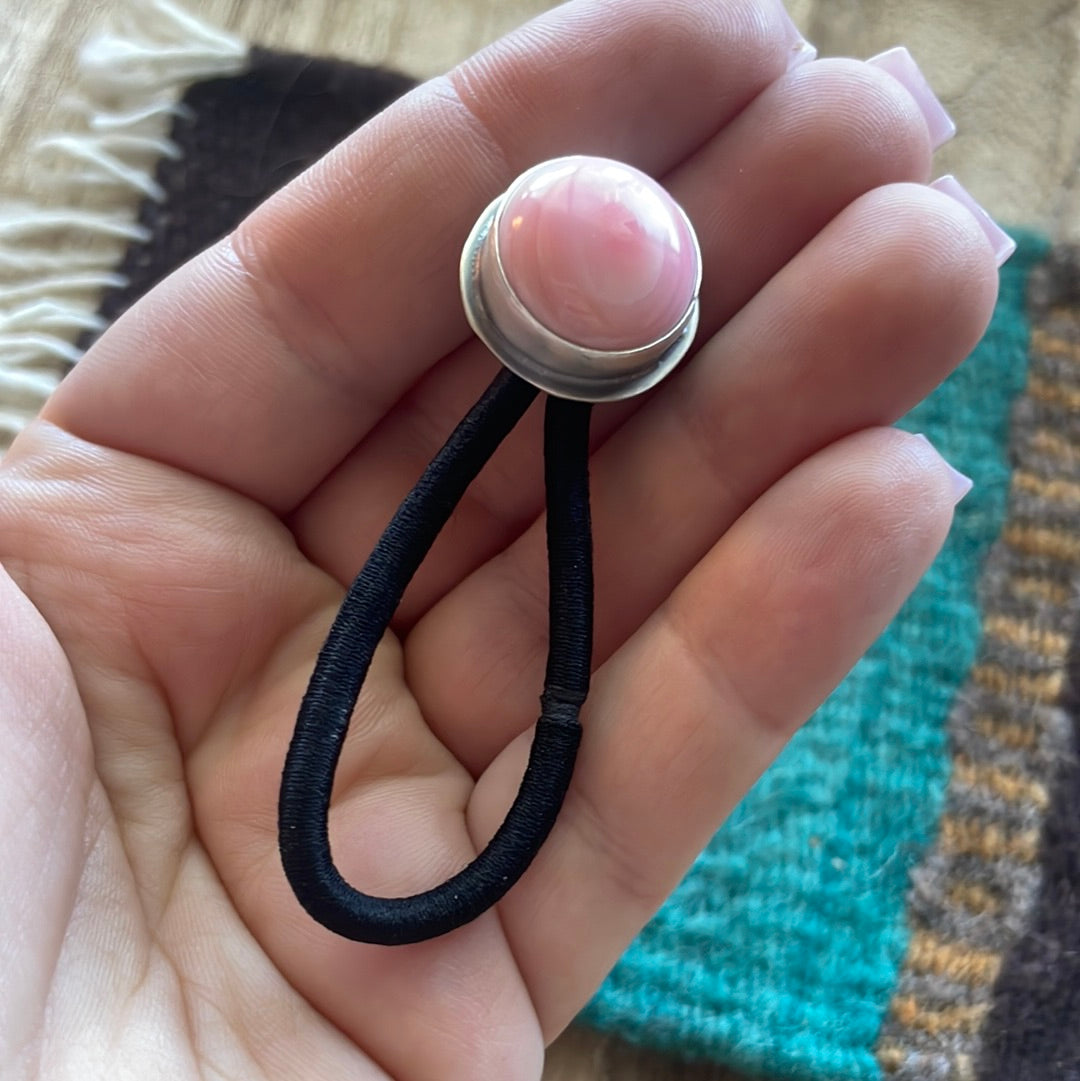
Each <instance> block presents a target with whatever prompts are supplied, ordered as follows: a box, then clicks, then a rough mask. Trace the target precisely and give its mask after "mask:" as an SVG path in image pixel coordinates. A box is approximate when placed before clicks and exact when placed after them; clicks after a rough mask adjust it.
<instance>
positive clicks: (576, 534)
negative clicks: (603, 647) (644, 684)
mask: <svg viewBox="0 0 1080 1081" xmlns="http://www.w3.org/2000/svg"><path fill="white" fill-rule="evenodd" d="M700 280H701V254H700V251H699V249H698V244H697V239H696V237H695V235H694V231H693V228H692V226H691V225H690V222H689V220H688V219H687V217H686V215H685V214H684V213H683V211H682V210H681V209H680V208H679V206H678V205H677V204H676V203H675V202H674V200H672V198H671V196H670V195H668V194H667V192H665V191H664V189H663V188H661V187H660V186H659V185H658V184H657V183H656V182H655V181H653V180H652V179H650V178H649V177H648V176H646V175H645V174H644V173H641V172H639V171H638V170H636V169H633V168H631V167H630V166H628V165H624V164H621V163H620V162H615V161H609V160H607V159H604V158H592V157H568V158H557V159H555V160H553V161H548V162H544V163H542V164H540V165H537V166H535V167H534V168H532V169H529V170H528V171H527V172H526V173H524V174H522V176H520V177H519V178H518V179H517V180H516V181H515V182H514V183H513V184H512V185H511V187H510V188H509V189H508V190H507V191H506V192H505V193H504V194H503V195H502V196H500V197H499V198H498V199H496V200H495V202H493V203H492V204H491V205H490V206H489V207H488V208H487V210H486V211H485V212H484V214H483V215H482V216H481V218H480V220H479V221H478V222H477V224H476V226H475V227H474V229H473V231H472V233H471V235H470V236H469V239H468V241H467V242H466V244H465V250H464V252H463V253H462V258H461V290H462V297H463V300H464V304H465V312H466V315H467V317H468V319H469V322H470V324H471V325H472V328H473V329H474V330H475V332H476V334H477V335H478V336H479V337H480V338H481V340H483V342H484V343H485V344H486V345H487V346H488V348H489V349H491V351H492V352H493V353H494V354H495V355H496V356H497V357H498V358H499V360H501V361H502V362H503V364H504V365H505V369H504V370H503V371H502V372H501V373H500V374H499V375H498V376H497V377H496V378H495V380H494V381H493V382H492V383H491V385H490V386H489V387H488V388H487V390H486V391H485V392H484V394H483V396H482V397H481V398H480V400H479V401H478V402H477V403H476V404H475V405H474V406H473V407H472V409H470V410H469V412H468V414H467V415H466V416H465V418H464V419H463V420H462V421H461V423H460V424H459V425H458V426H457V428H456V429H455V430H454V432H453V434H452V435H451V436H450V438H449V439H448V440H447V442H446V444H445V445H444V446H443V448H442V449H441V450H440V451H439V453H438V454H437V455H436V456H435V458H434V459H433V460H432V462H431V464H430V465H429V466H428V467H427V469H426V470H425V471H424V474H423V476H422V477H421V478H420V480H419V481H418V482H417V484H416V487H414V488H413V490H412V491H411V492H409V494H408V495H407V496H406V497H405V500H404V502H403V503H402V504H401V506H400V507H399V508H398V510H397V513H396V514H395V515H394V517H393V519H392V520H391V522H390V524H389V525H388V526H387V528H386V531H385V532H384V533H383V535H382V537H381V538H380V539H379V542H378V544H376V546H375V550H374V551H373V552H372V553H371V556H370V557H369V559H368V561H367V562H366V563H365V565H364V567H363V569H362V570H361V571H360V573H359V574H358V575H357V577H356V579H355V580H354V581H353V583H352V585H351V586H350V587H349V590H348V592H347V593H346V595H345V599H344V601H343V602H342V604H341V608H340V610H339V611H338V614H337V617H336V618H335V620H334V623H333V625H332V626H331V628H330V633H329V634H328V635H327V638H326V642H325V643H324V645H323V647H322V649H321V651H320V653H319V656H318V659H317V661H316V663H315V669H314V672H313V674H312V676H311V681H310V683H309V684H308V688H307V691H306V693H305V694H304V698H303V701H302V703H301V705H300V712H299V715H298V717H297V719H296V728H295V731H294V733H293V737H292V742H291V743H290V745H289V751H288V755H287V756H286V759H285V768H284V771H283V774H282V779H281V793H280V798H279V801H278V841H279V846H280V850H281V859H282V863H283V864H284V867H285V874H286V876H287V877H288V880H289V883H290V885H291V886H292V888H293V891H294V892H295V894H296V897H297V899H298V900H299V901H300V903H301V905H303V907H304V908H305V909H306V910H307V911H308V913H309V914H310V915H311V916H312V917H313V918H314V919H316V920H318V922H319V923H321V924H323V925H324V926H325V927H328V928H329V929H330V930H331V931H334V932H336V933H337V934H339V935H343V936H344V937H346V938H350V939H355V940H357V941H361V942H373V943H380V944H383V945H398V944H403V943H409V942H420V941H423V940H424V939H428V938H434V937H435V936H437V935H442V934H445V933H446V932H448V931H452V930H453V929H454V928H456V927H460V926H461V925H462V924H464V923H467V922H469V921H470V920H473V919H475V918H476V917H477V916H479V915H480V914H481V913H483V912H485V911H487V909H489V908H490V907H491V906H492V905H494V904H496V903H497V902H498V901H499V900H500V899H501V898H502V897H503V896H504V894H505V893H506V892H507V891H508V890H509V889H510V888H511V887H512V886H513V885H514V883H515V882H517V880H518V879H519V878H520V877H521V876H522V875H523V874H524V873H525V870H526V869H527V868H528V866H529V864H530V863H531V862H532V860H533V857H534V856H535V855H536V853H537V852H538V851H539V849H540V846H541V845H542V844H543V843H544V841H545V839H546V838H547V836H548V834H549V833H550V832H551V828H552V826H553V825H554V824H555V819H556V817H557V815H558V813H559V809H560V807H561V806H562V802H563V798H564V797H565V795H566V791H567V789H568V787H569V785H570V779H571V776H572V774H573V769H574V760H575V758H576V756H577V748H578V743H579V742H580V739H581V724H580V720H579V717H580V713H581V707H582V705H583V704H584V702H585V698H586V695H587V694H588V690H589V673H590V667H591V658H592V616H593V579H592V535H591V529H590V523H589V481H588V458H589V418H590V413H591V410H592V403H594V402H604V401H615V400H618V399H622V398H628V397H630V396H632V395H634V394H639V393H641V392H642V391H645V390H647V389H649V388H650V387H652V386H654V385H655V384H656V383H657V382H658V381H659V380H660V379H662V378H663V377H664V376H665V375H666V374H667V373H668V372H669V371H671V370H672V369H673V368H674V367H675V365H676V364H678V362H679V361H680V360H681V359H682V357H683V356H684V355H685V354H686V352H687V351H688V349H689V348H690V344H691V342H692V341H693V338H694V334H695V332H696V330H697V322H698V290H699V286H700ZM540 390H543V391H546V392H547V393H548V400H547V408H546V413H545V420H544V476H545V488H546V499H547V544H548V578H549V596H550V600H549V645H548V659H547V674H546V676H545V680H544V688H543V692H542V694H541V696H540V718H539V720H538V721H537V723H536V733H535V736H534V737H533V742H532V747H531V750H530V753H529V761H528V765H527V767H526V769H525V774H524V777H523V778H522V781H521V787H520V788H519V790H518V793H517V796H516V797H515V799H514V801H513V804H512V805H511V807H510V810H509V812H508V813H507V816H506V818H505V820H504V821H503V823H502V825H501V826H500V827H499V829H498V830H497V831H496V833H495V836H494V837H492V839H491V841H490V842H489V843H488V845H487V847H486V848H485V849H484V850H483V851H482V852H481V853H480V854H479V855H478V856H476V858H475V859H474V860H473V861H472V862H471V863H469V864H468V865H467V866H465V867H464V868H462V869H461V870H460V871H458V872H457V873H456V874H455V875H453V876H452V877H451V878H449V879H448V880H447V881H446V882H443V883H442V884H441V885H439V886H435V887H434V888H432V889H429V890H425V891H424V892H422V893H417V894H414V895H412V896H410V897H372V896H370V895H369V894H366V893H362V892H360V891H359V890H357V889H355V888H354V887H353V886H351V885H350V884H349V883H348V882H346V881H345V879H344V878H343V877H342V876H341V874H340V873H339V871H338V870H337V868H336V867H335V866H334V862H333V858H332V855H331V851H330V838H329V831H328V821H327V818H328V814H329V810H330V792H331V789H332V787H333V783H334V772H335V770H336V768H337V763H338V759H339V757H340V755H341V749H342V747H343V745H344V742H345V736H346V733H347V731H348V727H349V722H350V719H351V717H352V712H353V709H354V707H355V705H356V701H357V698H358V697H359V695H360V690H361V688H362V686H363V683H364V679H365V677H366V675H367V672H368V668H369V666H370V664H371V659H372V656H373V655H374V653H375V649H376V647H377V646H378V644H379V641H380V639H381V638H382V635H383V633H384V631H385V630H386V628H387V626H388V625H389V623H390V620H391V618H392V616H393V614H394V611H395V610H396V608H397V606H398V604H399V602H400V601H401V597H402V594H403V593H404V592H405V588H406V587H407V586H408V584H409V581H410V580H411V579H412V576H413V575H414V574H415V573H416V571H417V569H418V568H419V566H420V564H421V562H422V561H423V559H424V557H425V556H426V555H427V553H428V551H429V549H430V548H431V545H432V544H433V543H434V541H435V538H436V537H437V536H438V534H439V531H440V530H441V529H442V527H443V526H444V525H445V524H446V522H447V520H448V519H449V518H450V515H451V514H452V513H453V511H454V508H455V507H456V506H457V504H458V501H459V500H460V499H461V497H462V495H463V494H464V493H465V490H466V488H467V487H468V486H469V484H470V483H471V482H472V480H473V478H475V477H476V475H477V474H478V473H479V472H480V470H481V469H482V468H483V466H484V464H485V463H486V462H487V460H488V459H489V458H490V457H491V455H492V454H493V453H494V452H495V450H496V448H497V447H498V445H499V443H500V442H501V441H502V440H503V439H504V438H505V437H506V435H507V434H508V433H509V432H510V430H511V429H512V428H513V427H514V425H515V424H516V423H517V422H518V420H520V419H521V417H522V416H523V415H524V413H525V411H526V410H527V409H528V408H529V406H530V404H531V403H532V401H533V399H534V398H535V397H536V396H537V393H538V392H539V391H540Z"/></svg>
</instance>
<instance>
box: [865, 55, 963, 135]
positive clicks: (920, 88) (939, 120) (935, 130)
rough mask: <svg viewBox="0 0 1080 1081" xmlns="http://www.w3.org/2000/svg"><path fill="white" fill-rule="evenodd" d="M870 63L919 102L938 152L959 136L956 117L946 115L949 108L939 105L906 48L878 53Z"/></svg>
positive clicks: (917, 103)
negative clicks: (957, 134)
mask: <svg viewBox="0 0 1080 1081" xmlns="http://www.w3.org/2000/svg"><path fill="white" fill-rule="evenodd" d="M866 62H867V63H868V64H873V66H874V67H876V68H880V69H881V70H882V71H884V72H886V73H887V74H889V75H891V76H892V77H893V78H894V79H895V80H896V81H897V82H898V83H900V85H901V86H903V87H904V89H905V90H907V92H908V93H909V94H910V95H911V96H912V97H913V98H914V99H915V104H916V105H918V107H919V111H920V112H921V113H922V114H923V119H924V120H925V121H926V126H927V128H928V129H929V131H930V145H931V146H932V147H933V148H934V150H937V148H938V147H939V146H941V145H942V144H943V143H947V142H948V141H949V140H950V139H951V138H952V137H953V136H954V135H955V134H956V125H955V124H954V123H953V121H952V117H951V116H949V114H948V113H947V112H945V106H944V105H942V104H941V102H940V101H938V98H937V95H936V94H935V93H934V91H933V90H932V89H931V87H930V84H929V83H928V82H927V81H926V76H925V75H923V73H922V69H921V68H920V67H919V65H918V64H916V63H915V58H914V57H913V56H912V55H911V53H909V52H908V51H907V49H906V48H904V46H903V45H898V46H897V47H896V48H895V49H887V50H886V51H885V52H883V53H878V54H877V56H872V57H871V58H870V59H869V60H867V61H866Z"/></svg>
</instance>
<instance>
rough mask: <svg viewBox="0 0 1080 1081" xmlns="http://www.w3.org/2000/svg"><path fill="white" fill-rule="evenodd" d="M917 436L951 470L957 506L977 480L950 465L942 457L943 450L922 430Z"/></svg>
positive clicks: (954, 499) (954, 504)
mask: <svg viewBox="0 0 1080 1081" xmlns="http://www.w3.org/2000/svg"><path fill="white" fill-rule="evenodd" d="M915 438H916V439H921V440H922V441H923V442H924V443H925V444H926V445H927V446H928V447H929V448H930V449H931V450H932V451H933V452H934V453H935V454H936V455H937V456H938V457H939V458H941V460H942V462H943V463H944V465H945V468H946V469H947V470H948V471H949V480H950V481H952V494H953V506H954V507H955V506H956V504H957V503H959V502H960V500H961V499H963V498H964V496H966V495H967V494H968V492H970V491H971V489H972V488H973V487H974V486H975V482H974V481H973V480H972V479H971V477H969V476H968V475H967V474H966V473H961V472H960V470H959V469H955V468H954V467H953V466H951V465H949V463H948V462H946V461H945V459H944V458H942V457H941V452H940V451H939V450H938V449H937V448H936V447H935V446H934V444H933V443H931V442H930V440H929V439H927V438H926V436H925V435H923V433H922V432H918V433H917V434H916V436H915Z"/></svg>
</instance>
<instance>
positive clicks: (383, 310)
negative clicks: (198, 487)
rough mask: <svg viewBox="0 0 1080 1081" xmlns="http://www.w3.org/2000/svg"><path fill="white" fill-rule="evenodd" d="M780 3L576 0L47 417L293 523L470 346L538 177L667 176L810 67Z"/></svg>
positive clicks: (235, 258)
mask: <svg viewBox="0 0 1080 1081" xmlns="http://www.w3.org/2000/svg"><path fill="white" fill-rule="evenodd" d="M801 44H802V42H801V38H800V37H799V35H798V32H797V31H796V30H795V28H794V26H793V25H792V23H791V21H790V19H788V17H787V16H786V14H785V13H784V10H783V8H782V6H781V5H780V4H779V2H778V0H707V2H702V0H621V2H619V3H617V4H611V3H605V2H603V0H576V2H574V3H570V4H567V5H565V6H564V7H561V8H558V9H556V10H554V11H552V12H548V13H547V14H545V15H543V16H541V17H540V18H538V19H536V20H534V21H533V22H531V23H528V24H527V25H526V26H524V27H522V28H521V29H520V30H517V31H515V32H514V33H512V34H510V35H508V36H507V37H506V38H504V39H502V40H501V41H500V42H498V43H496V44H495V45H493V46H490V47H489V48H488V49H485V50H484V51H482V52H480V53H479V54H477V55H476V56H475V57H473V58H472V59H471V60H468V61H466V62H465V63H463V64H462V65H460V66H459V67H458V68H456V69H455V70H454V71H453V72H451V73H450V74H449V75H448V76H446V77H443V78H440V79H435V80H433V81H431V82H429V83H426V84H424V85H423V86H421V87H419V88H418V89H417V90H415V91H414V92H413V93H411V94H409V95H407V96H406V97H405V98H403V99H401V100H400V101H399V102H397V103H396V104H395V105H393V106H391V107H390V108H389V109H388V110H386V111H385V112H384V113H382V114H381V115H380V116H378V117H377V118H375V119H374V120H373V121H371V122H370V123H369V124H367V125H365V126H364V127H362V128H361V129H360V130H359V131H358V132H356V133H355V134H354V135H353V136H352V137H350V138H349V139H348V140H346V141H345V142H344V143H343V144H342V145H341V146H339V147H338V148H337V149H336V150H335V151H333V152H332V153H331V154H329V155H328V156H327V157H326V158H325V159H323V160H322V161H321V162H320V163H318V164H317V165H316V166H314V167H313V168H312V169H311V170H309V171H308V172H307V173H306V174H304V175H303V176H301V177H300V178H298V179H297V180H296V181H294V182H293V183H292V184H291V185H289V186H288V187H287V188H285V189H284V190H283V191H282V192H280V193H279V194H278V195H276V196H275V197H273V198H272V199H270V200H269V201H268V202H267V203H266V204H264V205H263V206H262V207H261V208H260V209H259V210H257V211H256V212H255V213H254V214H253V215H252V216H251V217H250V218H248V220H247V221H245V222H244V223H243V224H242V225H241V226H240V227H239V228H238V229H237V230H236V232H235V233H234V234H233V235H232V236H231V237H229V238H227V239H226V240H224V241H222V242H221V243H220V244H218V245H216V246H215V247H213V248H211V249H210V250H209V251H208V252H206V253H204V254H203V255H202V256H200V257H199V258H197V259H195V260H193V261H192V262H191V263H189V264H188V265H187V266H185V267H183V268H181V269H180V270H179V271H178V272H177V273H176V274H174V275H173V276H172V277H171V278H169V279H168V280H167V281H166V282H164V283H163V284H162V285H161V286H159V287H158V288H157V289H156V290H154V292H153V293H151V294H150V295H149V296H147V297H146V298H145V299H144V300H143V301H142V302H140V303H139V304H138V305H136V306H135V307H134V308H133V309H132V310H131V311H130V312H129V313H128V314H127V315H126V316H125V317H124V318H122V319H121V320H120V321H119V322H118V323H117V324H116V326H114V327H113V328H112V329H111V330H110V331H109V332H108V333H107V334H106V335H105V336H104V337H103V338H102V339H101V341H100V342H99V343H98V344H97V345H96V346H95V347H94V349H92V350H91V351H90V352H89V353H88V354H87V355H86V357H85V358H84V359H83V360H82V361H81V362H80V364H79V365H78V367H77V368H76V370H75V371H74V372H73V373H72V374H71V375H70V376H69V377H68V379H67V380H66V381H65V382H64V383H63V384H62V385H61V387H60V389H59V390H58V391H57V393H56V394H55V395H54V397H53V399H52V400H51V401H50V403H49V404H48V405H47V406H46V410H45V416H46V417H47V418H48V419H49V420H50V421H52V422H53V423H54V424H58V425H60V426H62V427H64V428H66V429H68V430H69V431H71V432H73V433H74V434H75V435H77V436H79V437H81V438H84V439H87V440H89V441H91V442H94V443H98V444H102V445H106V446H111V447H115V448H117V449H120V450H123V451H127V452H130V453H135V454H138V455H141V456H144V457H147V458H152V459H154V460H157V461H161V462H165V463H167V464H170V465H173V466H176V467H178V468H180V469H183V470H185V471H189V472H192V473H195V474H197V475H200V476H203V477H206V478H208V479H211V480H213V481H216V482H218V483H221V484H223V485H226V486H228V487H230V488H233V489H235V490H236V491H238V492H241V493H243V494H244V495H247V496H250V497H252V498H255V499H257V500H259V501H261V502H263V503H265V504H267V505H268V506H269V507H270V508H271V509H273V510H275V511H277V512H279V513H281V512H287V511H288V510H290V509H291V508H292V507H294V506H295V505H296V504H297V503H298V502H300V501H301V500H302V499H303V498H304V497H305V496H306V495H307V494H308V492H309V491H310V490H311V489H312V488H313V487H314V486H315V485H317V484H318V483H319V481H320V480H321V479H322V478H323V477H324V476H325V475H326V473H327V472H328V471H329V470H330V469H331V468H332V467H333V466H334V465H335V464H336V463H337V462H338V461H340V460H341V459H342V458H343V457H344V455H345V454H346V452H347V451H348V450H349V449H350V448H351V447H352V446H353V445H354V444H355V443H356V442H357V441H359V440H360V439H361V438H362V437H363V435H364V434H365V433H366V432H368V431H369V430H370V429H371V428H372V427H373V425H374V424H375V423H376V422H377V421H378V420H379V419H380V418H381V417H382V415H383V414H384V413H385V412H386V410H387V409H388V408H390V407H391V406H392V405H393V403H394V402H395V401H397V399H398V398H399V397H400V396H401V395H402V394H403V393H404V392H405V391H406V390H407V389H408V388H409V387H410V386H411V385H412V384H413V383H414V382H415V381H416V380H417V378H419V376H420V375H421V374H422V373H423V372H424V371H425V370H426V369H428V368H429V367H430V366H432V365H433V364H435V363H436V362H437V361H438V360H439V358H440V357H442V356H444V355H445V354H446V353H447V352H449V351H450V350H452V349H453V348H454V347H455V346H456V345H458V344H460V343H461V342H462V341H464V340H465V339H466V337H467V336H468V329H467V326H466V323H465V320H464V317H463V315H462V313H461V307H460V301H459V298H458V295H457V284H456V269H457V261H458V257H459V254H460V248H461V245H462V243H463V241H464V238H465V236H466V234H467V232H468V230H469V229H470V227H471V226H472V224H473V222H474V221H475V219H476V217H477V216H478V215H479V213H480V211H481V210H482V209H483V207H484V206H485V205H486V204H487V203H488V202H489V201H490V200H491V199H492V198H493V197H494V196H495V195H497V194H498V193H499V192H500V191H502V190H504V189H505V188H506V187H507V185H508V184H509V182H510V181H511V180H512V179H513V177H514V176H515V175H516V174H517V173H519V172H521V171H522V170H523V169H525V168H526V167H528V166H529V165H530V164H532V163H534V162H536V161H539V160H543V159H545V158H550V157H556V156H559V155H562V154H569V153H590V154H599V155H605V156H610V157H615V158H620V159H622V160H625V161H628V162H631V163H633V164H635V165H637V166H638V167H640V168H643V169H645V170H646V171H648V172H651V173H654V174H662V173H663V172H664V171H665V170H667V169H669V168H671V167H672V166H674V165H675V164H676V163H678V162H679V161H680V160H681V159H683V158H684V157H686V156H687V155H688V154H690V153H691V152H692V151H693V150H694V149H695V147H697V146H698V145H699V144H700V143H701V142H702V141H703V140H704V139H706V138H707V137H708V136H709V135H711V134H712V133H713V132H715V131H716V130H717V129H719V128H720V127H722V126H723V124H724V123H725V122H726V121H727V120H729V119H730V118H731V117H733V116H734V115H735V114H737V113H738V112H739V111H740V110H741V109H742V108H743V107H744V106H745V105H746V104H747V103H748V102H749V101H750V100H751V99H752V98H753V97H754V96H755V95H756V94H757V93H759V92H760V91H761V90H762V89H764V88H765V87H766V86H767V85H768V84H769V83H770V82H771V81H772V80H773V79H775V78H776V77H778V76H779V75H780V74H781V73H782V72H783V71H784V70H785V69H786V67H787V66H788V65H789V63H790V62H791V59H792V57H793V56H794V55H797V54H798V51H799V48H800V45H801Z"/></svg>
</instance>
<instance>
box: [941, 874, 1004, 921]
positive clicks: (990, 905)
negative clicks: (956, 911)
mask: <svg viewBox="0 0 1080 1081" xmlns="http://www.w3.org/2000/svg"><path fill="white" fill-rule="evenodd" d="M946 897H948V899H949V901H950V903H952V904H954V905H959V906H960V907H961V908H965V909H967V910H968V912H975V913H977V914H979V915H981V914H983V913H995V912H1000V911H1001V898H1000V897H995V896H994V895H993V894H992V893H991V892H990V891H989V890H988V889H987V888H986V887H985V886H983V885H981V884H980V883H978V882H964V881H963V880H961V881H958V882H954V883H953V884H952V885H951V886H949V889H948V891H947V893H946Z"/></svg>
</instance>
